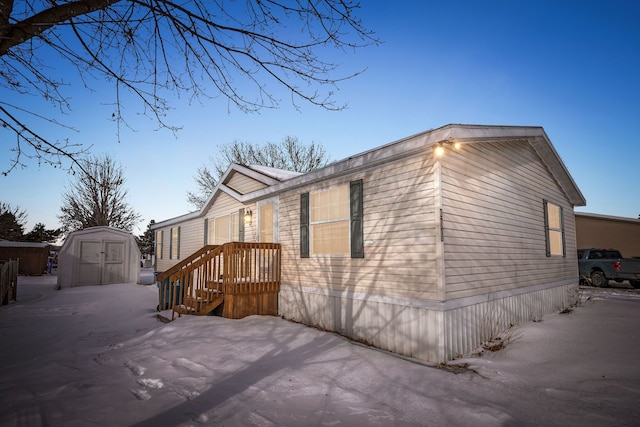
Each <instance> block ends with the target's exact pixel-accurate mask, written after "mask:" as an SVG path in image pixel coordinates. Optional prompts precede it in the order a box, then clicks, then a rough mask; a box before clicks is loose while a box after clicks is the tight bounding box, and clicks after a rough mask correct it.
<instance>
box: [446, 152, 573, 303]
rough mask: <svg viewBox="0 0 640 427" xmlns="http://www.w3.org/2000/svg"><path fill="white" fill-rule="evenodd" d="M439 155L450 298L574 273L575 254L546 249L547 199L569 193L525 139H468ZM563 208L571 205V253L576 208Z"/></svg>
mask: <svg viewBox="0 0 640 427" xmlns="http://www.w3.org/2000/svg"><path fill="white" fill-rule="evenodd" d="M440 161H441V162H442V194H443V196H442V198H443V236H444V237H443V241H444V252H445V258H444V262H445V275H446V277H445V283H446V287H445V292H446V299H447V300H448V299H455V298H461V297H467V296H473V295H481V294H490V293H492V292H497V291H503V290H509V289H517V288H521V287H525V286H530V285H535V284H540V283H553V282H561V281H564V280H568V279H571V278H572V277H574V276H575V275H576V271H575V260H568V259H567V258H566V257H565V258H563V257H552V258H548V257H547V256H546V253H545V251H544V248H545V238H546V236H545V231H544V230H545V224H544V212H543V209H544V206H543V203H542V200H543V199H546V198H548V199H550V200H565V199H564V194H563V193H562V191H561V190H560V188H559V187H558V185H557V184H556V182H555V181H553V179H552V178H551V176H550V175H549V172H548V170H547V169H546V168H545V166H544V165H543V164H542V162H541V160H540V158H539V157H538V156H537V155H536V153H535V152H534V151H533V150H532V149H531V147H530V146H529V145H528V144H523V143H522V142H519V141H514V142H494V143H489V142H487V143H482V144H468V145H464V146H463V148H462V150H461V151H460V152H456V153H451V154H449V155H445V156H443V157H442V158H441V159H440ZM564 211H565V212H571V214H570V215H565V219H564V220H565V229H566V230H567V234H566V235H565V241H566V243H567V248H566V250H567V252H570V253H573V252H575V234H574V231H573V230H574V217H573V210H572V209H571V206H569V205H565V206H564ZM569 230H570V231H569Z"/></svg>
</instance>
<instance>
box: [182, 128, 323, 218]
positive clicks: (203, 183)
mask: <svg viewBox="0 0 640 427" xmlns="http://www.w3.org/2000/svg"><path fill="white" fill-rule="evenodd" d="M210 160H211V163H212V165H213V170H211V169H209V167H208V166H206V165H204V166H201V167H200V168H199V169H198V171H197V173H196V176H195V177H194V179H195V181H196V184H197V185H198V191H197V192H191V191H187V201H188V202H189V203H191V204H192V205H193V206H195V207H196V208H200V207H202V206H203V205H204V204H205V202H206V201H207V199H208V198H209V196H210V195H211V192H212V191H213V190H214V188H215V187H216V185H217V184H218V179H219V178H220V177H221V176H222V175H223V174H224V173H225V171H226V170H227V168H228V167H229V165H230V164H231V163H236V164H239V165H243V166H249V165H261V166H269V167H273V168H278V169H284V170H288V171H294V172H303V173H306V172H311V171H312V170H315V169H318V168H320V167H322V166H325V165H326V164H327V163H329V160H330V158H329V155H328V154H327V151H326V150H325V148H324V147H323V146H322V144H319V143H316V142H312V143H310V144H308V145H305V144H303V143H301V142H300V141H299V140H298V138H297V137H295V136H286V137H285V138H284V139H283V140H282V142H280V143H273V142H267V143H266V144H263V145H257V144H253V143H250V142H244V141H237V140H236V141H233V142H231V143H228V144H225V145H222V146H221V147H220V154H219V155H218V156H216V157H211V158H210Z"/></svg>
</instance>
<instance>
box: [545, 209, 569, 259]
mask: <svg viewBox="0 0 640 427" xmlns="http://www.w3.org/2000/svg"><path fill="white" fill-rule="evenodd" d="M544 206H545V209H544V210H545V228H546V246H547V256H554V255H560V256H564V255H565V251H564V224H563V223H564V221H563V218H562V207H561V206H558V205H555V204H553V203H550V202H547V201H545V202H544Z"/></svg>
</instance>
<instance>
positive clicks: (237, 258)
mask: <svg viewBox="0 0 640 427" xmlns="http://www.w3.org/2000/svg"><path fill="white" fill-rule="evenodd" d="M156 280H157V281H158V282H159V286H160V288H161V289H160V306H159V307H162V308H171V309H172V318H174V316H175V313H178V315H179V316H180V315H182V314H195V315H205V314H209V313H211V312H212V311H213V310H215V309H216V308H218V307H220V306H221V305H222V309H221V314H222V316H224V317H229V318H234V319H238V318H241V317H245V316H248V315H251V314H271V315H277V312H278V307H277V296H278V291H279V290H280V244H278V243H244V242H232V243H225V244H224V245H216V246H205V247H204V248H202V249H200V250H199V251H197V252H196V253H194V254H193V255H191V256H189V257H188V258H186V259H185V260H183V261H182V262H180V263H179V264H177V265H175V266H173V267H172V268H171V269H169V270H167V271H165V272H163V273H161V274H159V275H158V277H157V278H156Z"/></svg>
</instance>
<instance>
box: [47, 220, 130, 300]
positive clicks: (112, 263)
mask: <svg viewBox="0 0 640 427" xmlns="http://www.w3.org/2000/svg"><path fill="white" fill-rule="evenodd" d="M139 282H140V249H138V245H137V243H136V240H135V238H134V237H133V235H132V234H131V233H129V232H127V231H125V230H121V229H118V228H113V227H105V226H101V227H91V228H85V229H84V230H79V231H75V232H73V233H71V234H70V235H69V236H68V237H67V239H66V240H65V242H64V245H62V248H61V249H60V253H59V254H58V288H68V287H73V286H81V285H108V284H112V283H139Z"/></svg>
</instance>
